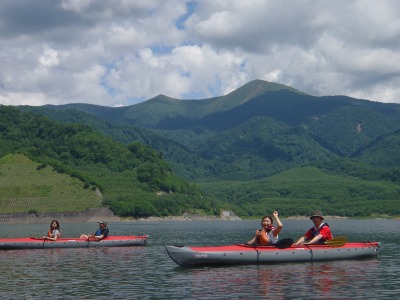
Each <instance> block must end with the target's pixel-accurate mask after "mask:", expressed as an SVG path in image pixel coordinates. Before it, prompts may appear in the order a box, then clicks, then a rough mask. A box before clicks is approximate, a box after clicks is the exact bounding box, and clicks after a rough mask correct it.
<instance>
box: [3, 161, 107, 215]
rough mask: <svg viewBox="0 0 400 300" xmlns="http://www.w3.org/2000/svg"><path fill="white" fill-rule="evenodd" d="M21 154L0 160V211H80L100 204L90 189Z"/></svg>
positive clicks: (76, 180) (74, 179)
mask: <svg viewBox="0 0 400 300" xmlns="http://www.w3.org/2000/svg"><path fill="white" fill-rule="evenodd" d="M38 165H39V164H38V163H35V162H33V161H31V160H30V159H28V158H27V157H26V156H24V155H21V154H9V155H6V156H4V157H2V158H0V212H1V213H12V212H62V211H79V210H84V209H88V208H90V207H99V206H101V205H102V203H101V199H100V197H99V196H97V195H96V192H95V191H93V190H92V189H90V188H88V189H84V183H83V182H82V181H80V180H78V179H76V178H72V177H70V176H68V175H66V174H59V173H57V172H56V171H54V170H53V169H52V168H51V167H50V166H47V167H46V168H43V169H40V170H37V167H38Z"/></svg>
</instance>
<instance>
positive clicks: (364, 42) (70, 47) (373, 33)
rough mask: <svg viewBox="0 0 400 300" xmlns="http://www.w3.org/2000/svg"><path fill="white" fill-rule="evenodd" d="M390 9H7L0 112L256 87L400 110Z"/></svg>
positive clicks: (52, 4)
mask: <svg viewBox="0 0 400 300" xmlns="http://www.w3.org/2000/svg"><path fill="white" fill-rule="evenodd" d="M399 50H400V2H399V1H395V0H385V1H379V0H374V1H373V0H354V1H345V0H336V1H328V0H318V1H317V0H281V1H276V0H246V1H243V0H229V1H228V0H218V1H215V0H201V1H200V0H199V1H184V0H130V1H128V0H36V1H26V0H3V1H0V65H1V68H0V104H6V105H44V104H55V105H57V104H66V103H92V104H98V105H104V106H123V105H132V104H136V103H139V102H142V101H145V100H147V99H150V98H153V97H155V96H157V95H159V94H164V95H166V96H169V97H173V98H178V99H205V98H210V97H215V96H221V95H225V94H227V93H229V92H231V91H233V90H235V89H237V88H239V87H241V86H242V85H244V84H245V83H247V82H249V81H251V80H254V79H262V80H266V81H271V82H277V83H281V84H286V85H289V86H292V87H294V88H296V89H298V90H301V91H303V92H306V93H309V94H312V95H315V96H322V95H347V96H351V97H355V98H362V99H369V100H373V101H380V102H391V103H400V63H398V62H399V61H400V51H399Z"/></svg>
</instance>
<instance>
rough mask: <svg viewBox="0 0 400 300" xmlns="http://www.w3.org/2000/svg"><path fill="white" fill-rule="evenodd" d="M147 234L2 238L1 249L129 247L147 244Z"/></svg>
mask: <svg viewBox="0 0 400 300" xmlns="http://www.w3.org/2000/svg"><path fill="white" fill-rule="evenodd" d="M146 244H147V236H145V235H139V236H109V237H107V238H105V239H103V240H101V241H96V240H94V239H81V238H59V239H57V241H50V240H44V239H42V238H0V250H12V249H43V248H46V249H49V248H51V249H53V248H89V247H129V246H145V245H146Z"/></svg>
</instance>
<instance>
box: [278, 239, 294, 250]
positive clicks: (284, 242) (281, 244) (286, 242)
mask: <svg viewBox="0 0 400 300" xmlns="http://www.w3.org/2000/svg"><path fill="white" fill-rule="evenodd" d="M292 245H293V239H291V238H284V239H281V240H279V241H277V242H276V244H275V245H274V246H275V247H276V248H278V249H285V248H289V247H291V246H292Z"/></svg>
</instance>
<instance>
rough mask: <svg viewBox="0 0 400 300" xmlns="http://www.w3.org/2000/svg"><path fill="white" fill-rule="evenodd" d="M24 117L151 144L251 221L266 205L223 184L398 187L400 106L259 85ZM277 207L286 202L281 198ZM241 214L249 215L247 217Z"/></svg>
mask: <svg viewBox="0 0 400 300" xmlns="http://www.w3.org/2000/svg"><path fill="white" fill-rule="evenodd" d="M19 109H21V110H25V111H32V112H35V113H38V114H45V115H47V116H48V117H50V118H52V119H53V120H56V121H59V122H64V123H81V124H86V125H87V126H90V127H91V128H93V130H95V131H98V132H101V133H103V134H105V135H107V136H109V137H110V138H112V139H113V140H116V141H118V142H121V143H123V144H126V145H129V144H130V143H132V142H140V143H143V144H146V145H147V146H149V147H151V148H152V149H156V150H157V151H158V152H159V153H162V157H163V158H164V159H165V160H166V161H167V162H168V163H169V165H170V166H171V168H172V169H173V170H174V171H175V172H176V174H178V175H180V176H183V177H184V178H186V179H187V180H190V181H194V182H197V183H201V187H202V188H205V187H207V191H208V192H209V193H210V194H209V195H210V196H217V197H219V198H220V199H224V200H226V201H227V202H229V203H230V204H231V205H232V207H231V208H232V209H234V210H235V209H236V210H237V211H241V212H242V213H243V214H244V215H246V214H250V215H252V214H254V213H256V214H257V211H258V210H259V208H260V207H259V204H260V203H262V201H261V200H260V201H259V202H257V203H253V204H250V203H248V202H247V200H249V199H246V197H241V196H240V197H239V198H236V195H237V193H236V192H235V188H234V187H233V186H234V185H229V186H232V190H226V189H225V187H224V184H225V183H226V182H236V183H238V185H237V186H241V184H242V183H243V182H245V183H243V184H245V185H246V184H247V183H249V182H250V181H254V182H255V185H254V186H255V187H254V189H255V190H256V191H261V190H262V189H263V188H264V186H263V185H261V184H260V180H263V179H264V178H275V177H276V176H278V178H282V177H279V176H280V174H281V173H282V172H285V171H288V170H291V169H293V168H299V167H300V168H302V167H306V166H312V167H316V168H318V169H319V170H320V171H322V172H323V173H324V174H327V175H332V176H333V174H334V175H335V176H336V175H337V176H339V177H343V178H348V176H351V177H356V178H359V179H361V180H364V181H365V182H364V183H363V184H365V185H366V186H370V185H371V184H372V182H373V181H386V182H388V183H390V184H393V183H398V182H399V173H400V158H399V156H398V153H399V152H400V143H399V141H400V105H398V104H386V103H379V102H373V101H366V100H360V99H354V98H350V97H346V96H326V97H315V96H311V95H307V94H305V93H302V92H300V91H297V90H295V89H292V88H290V87H288V86H284V85H281V84H276V83H270V82H265V81H261V80H255V81H252V82H249V83H248V84H246V85H245V86H243V87H242V88H239V89H238V90H236V91H234V92H232V93H230V94H228V95H225V96H221V97H216V98H212V99H203V100H178V99H171V98H168V97H166V96H163V95H160V96H157V97H155V98H153V99H150V100H148V101H145V102H143V103H140V104H137V105H132V106H128V107H119V108H110V107H102V106H96V105H87V104H69V105H63V106H43V107H19ZM284 174H286V173H284ZM314 174H315V178H314V179H313V180H314V181H316V182H318V181H319V177H318V175H317V174H318V173H314ZM350 182H352V180H350ZM203 183H207V184H208V183H209V184H210V185H209V186H212V188H208V187H209V186H208V185H207V184H203ZM383 189H386V187H384V188H383ZM366 190H369V191H370V190H371V189H370V188H367V189H366ZM222 194H224V195H225V196H222ZM294 194H295V193H294ZM309 194H310V195H311V196H310V199H311V198H313V199H316V198H317V197H318V196H319V195H320V193H319V191H317V190H313V189H312V188H310V191H309ZM340 194H341V193H340V192H339V193H338V194H333V195H332V199H334V201H336V203H340V204H341V205H346V203H347V201H352V198H351V197H350V198H349V199H342V198H341V196H340ZM394 194H395V195H396V193H394ZM350 195H353V196H354V199H356V198H357V197H358V196H356V194H350ZM382 195H383V196H382V197H383V198H382V200H385V201H386V200H388V199H387V198H385V197H386V196H384V195H388V194H387V193H382ZM391 195H393V194H391ZM366 197H368V196H366ZM372 198H374V197H372ZM277 199H282V201H286V200H285V199H284V197H283V196H280V197H278V198H277ZM357 199H358V198H357ZM374 199H375V198H374ZM390 201H392V202H393V201H396V202H395V203H398V201H399V199H398V198H396V197H394V198H393V197H391V198H390ZM289 202H290V204H289V206H291V208H290V209H288V211H291V212H293V211H296V207H298V206H299V203H302V199H301V198H297V199H296V198H295V197H294V198H291V199H290V201H289ZM289 202H288V203H289ZM314 203H319V202H318V201H315V202H314ZM355 203H356V202H355ZM357 203H360V202H357ZM360 205H361V204H360ZM236 206H237V207H236ZM244 206H251V209H247V210H241V208H243V207H244ZM285 207H286V208H288V207H287V206H285ZM335 207H336V206H335ZM356 207H357V206H354V207H353V208H352V209H353V210H357V208H356ZM387 207H391V206H390V205H388V206H387ZM316 208H318V207H316ZM250 211H251V212H250ZM297 211H301V209H300V208H299V207H298V208H297ZM341 213H342V214H345V212H343V211H342V212H341Z"/></svg>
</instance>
